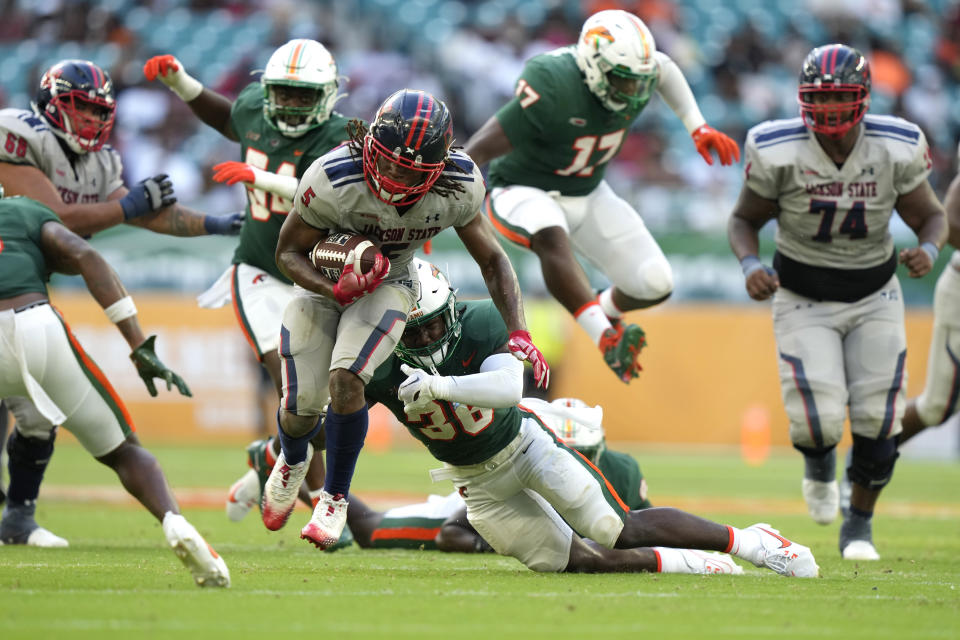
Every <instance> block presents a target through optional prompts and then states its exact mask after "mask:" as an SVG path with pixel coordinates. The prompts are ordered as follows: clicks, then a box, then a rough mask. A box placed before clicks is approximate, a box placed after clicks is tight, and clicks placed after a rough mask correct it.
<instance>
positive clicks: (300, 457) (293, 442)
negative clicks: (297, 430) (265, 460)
mask: <svg viewBox="0 0 960 640" xmlns="http://www.w3.org/2000/svg"><path fill="white" fill-rule="evenodd" d="M320 426H321V425H320V418H317V424H316V425H315V426H314V427H313V429H312V430H310V432H309V433H307V434H306V435H303V436H300V437H299V438H294V437H292V436H289V435H287V433H286V432H285V431H284V430H283V427H281V426H280V412H279V411H277V431H278V433H279V434H280V449H281V451H283V458H284V460H286V461H287V464H290V465H293V464H300V463H301V462H303V461H304V460H306V459H307V445H308V444H310V440H311V439H313V436H315V435H317V434H318V433H319V432H320Z"/></svg>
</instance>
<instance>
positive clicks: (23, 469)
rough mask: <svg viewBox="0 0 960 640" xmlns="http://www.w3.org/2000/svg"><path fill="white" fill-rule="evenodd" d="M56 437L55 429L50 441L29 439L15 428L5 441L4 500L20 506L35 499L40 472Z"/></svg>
mask: <svg viewBox="0 0 960 640" xmlns="http://www.w3.org/2000/svg"><path fill="white" fill-rule="evenodd" d="M55 438H56V429H54V430H53V431H51V432H50V439H49V440H43V439H41V438H29V437H27V436H25V435H23V434H22V433H20V431H19V430H18V429H16V428H14V430H13V432H12V433H11V434H10V438H9V439H8V440H7V456H8V459H7V469H8V470H9V472H10V485H9V486H8V487H7V499H8V500H9V501H10V502H11V503H14V504H20V505H23V504H27V503H33V502H35V501H36V499H37V496H38V495H40V483H41V482H42V481H43V473H44V471H46V470H47V464H48V463H49V462H50V456H52V455H53V441H54V439H55Z"/></svg>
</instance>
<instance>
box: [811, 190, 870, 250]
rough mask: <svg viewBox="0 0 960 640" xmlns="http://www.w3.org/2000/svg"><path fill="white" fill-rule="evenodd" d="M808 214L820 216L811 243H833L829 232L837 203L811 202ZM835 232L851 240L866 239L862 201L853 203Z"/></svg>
mask: <svg viewBox="0 0 960 640" xmlns="http://www.w3.org/2000/svg"><path fill="white" fill-rule="evenodd" d="M810 213H812V214H813V215H816V216H821V218H820V226H819V227H818V228H817V234H816V235H815V236H813V238H812V239H813V241H814V242H833V235H832V234H831V230H832V228H833V218H834V216H835V215H836V213H837V203H836V202H834V201H832V200H811V201H810ZM837 231H838V232H840V233H845V234H847V235H848V236H850V239H851V240H862V239H863V238H866V237H867V231H868V229H867V216H866V206H865V205H864V202H863V200H857V201H856V202H854V203H853V206H852V207H850V211H847V215H846V216H844V218H843V222H841V223H840V228H839V229H837Z"/></svg>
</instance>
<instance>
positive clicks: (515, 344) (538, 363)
mask: <svg viewBox="0 0 960 640" xmlns="http://www.w3.org/2000/svg"><path fill="white" fill-rule="evenodd" d="M507 348H508V349H510V353H512V354H513V356H514V357H515V358H516V359H517V360H529V361H530V364H532V365H533V379H534V380H536V382H537V386H538V387H541V388H543V389H546V388H547V386H548V385H549V384H550V365H548V364H547V360H546V358H544V357H543V354H542V353H540V350H539V349H537V347H536V346H534V344H533V338H531V337H530V332H529V331H514V332H513V333H511V334H510V339H509V340H508V341H507Z"/></svg>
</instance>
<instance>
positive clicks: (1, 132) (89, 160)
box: [0, 109, 123, 204]
mask: <svg viewBox="0 0 960 640" xmlns="http://www.w3.org/2000/svg"><path fill="white" fill-rule="evenodd" d="M0 162H7V163H9V164H20V165H27V166H31V167H36V168H37V169H39V170H40V171H42V172H43V173H44V175H46V176H47V177H48V178H49V179H50V181H51V182H52V183H53V186H55V187H56V188H57V191H58V192H59V193H60V198H61V199H62V200H63V201H64V202H65V203H66V204H74V203H77V204H82V203H86V202H106V200H107V197H108V196H109V195H110V194H111V193H113V192H114V191H116V190H117V189H119V188H120V187H122V186H123V177H122V173H123V165H122V164H121V162H120V154H118V153H117V152H116V151H115V150H114V149H113V147H111V146H109V145H107V146H104V147H103V148H102V149H100V150H99V151H91V152H88V153H83V154H75V153H73V152H72V151H69V150H67V149H66V145H64V144H61V142H60V139H59V138H58V137H57V134H55V133H54V132H53V131H52V130H51V129H50V127H49V125H48V124H47V121H46V120H45V119H44V118H43V117H41V116H39V115H37V114H36V113H34V112H33V111H26V110H23V109H3V110H0Z"/></svg>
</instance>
